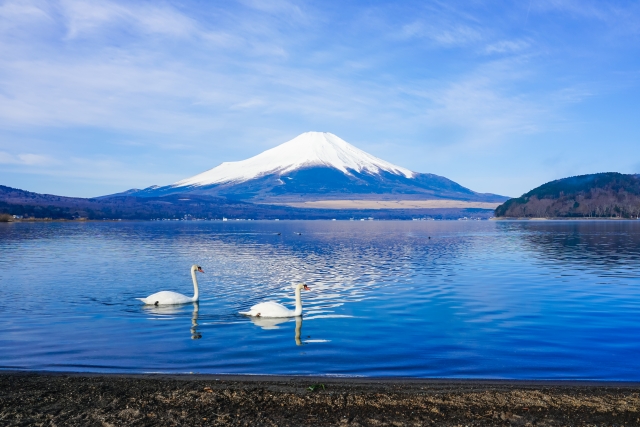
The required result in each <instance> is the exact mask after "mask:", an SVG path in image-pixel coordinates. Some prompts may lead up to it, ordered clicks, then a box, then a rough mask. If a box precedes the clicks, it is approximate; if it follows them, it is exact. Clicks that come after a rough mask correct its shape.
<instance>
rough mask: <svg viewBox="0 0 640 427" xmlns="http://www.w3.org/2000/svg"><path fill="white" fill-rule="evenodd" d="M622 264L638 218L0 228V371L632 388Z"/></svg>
mask: <svg viewBox="0 0 640 427" xmlns="http://www.w3.org/2000/svg"><path fill="white" fill-rule="evenodd" d="M277 233H281V235H277ZM296 233H302V234H301V235H298V234H296ZM429 237H431V239H429ZM639 260H640V221H592V222H590V221H557V222H555V221H553V222H552V221H540V222H534V221H528V222H501V221H473V222H472V221H469V222H467V221H424V222H422V221H421V222H418V221H413V222H412V221H409V222H391V221H390V222H376V221H366V222H360V221H354V222H351V221H300V222H297V221H279V222H275V221H270V222H231V221H229V222H188V221H185V222H117V223H114V222H104V223H101V222H88V223H75V222H74V223H33V224H29V223H9V224H0V369H26V370H51V371H94V372H176V373H184V372H194V373H196V372H198V373H249V374H299V375H307V374H314V375H346V376H408V377H449V378H512V379H584V380H587V379H591V380H632V381H640V263H639ZM194 263H196V264H199V265H201V266H202V268H203V269H204V271H205V274H203V275H199V276H198V278H199V282H200V293H201V299H200V302H199V304H188V305H184V306H177V307H164V308H163V307H160V308H149V307H145V306H143V305H142V304H141V303H140V302H139V301H137V300H135V297H145V296H147V295H149V294H151V293H154V292H156V291H159V290H173V291H177V292H181V293H184V294H188V295H191V294H192V292H193V287H192V284H191V278H190V275H189V269H190V266H191V265H192V264H194ZM298 282H305V283H307V284H308V285H309V287H310V288H311V289H312V290H311V291H310V292H303V294H302V298H303V305H304V315H303V317H302V318H297V319H296V318H292V319H281V321H282V322H281V323H278V322H276V321H273V320H271V321H270V320H268V319H258V320H253V321H252V320H251V319H250V318H247V317H244V316H241V315H239V314H237V312H238V311H239V310H243V309H246V308H248V307H250V306H251V305H253V304H255V303H257V302H260V301H263V300H275V301H279V302H282V303H284V304H286V305H289V306H291V307H292V306H293V290H292V289H291V285H292V284H294V283H298Z"/></svg>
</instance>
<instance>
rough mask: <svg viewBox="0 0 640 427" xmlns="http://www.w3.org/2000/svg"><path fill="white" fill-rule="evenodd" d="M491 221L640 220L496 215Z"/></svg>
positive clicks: (629, 219) (627, 219) (634, 219)
mask: <svg viewBox="0 0 640 427" xmlns="http://www.w3.org/2000/svg"><path fill="white" fill-rule="evenodd" d="M491 221H640V219H638V218H619V217H611V218H609V217H607V218H597V217H593V218H589V217H562V216H560V217H552V218H527V217H520V218H516V217H498V218H495V217H494V218H491Z"/></svg>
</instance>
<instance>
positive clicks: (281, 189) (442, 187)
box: [106, 132, 508, 203]
mask: <svg viewBox="0 0 640 427" xmlns="http://www.w3.org/2000/svg"><path fill="white" fill-rule="evenodd" d="M184 193H188V194H193V195H208V196H223V197H227V198H230V199H235V200H244V201H249V202H258V203H271V202H273V203H286V202H301V201H304V202H308V201H318V200H339V199H351V200H458V201H467V202H492V203H496V202H504V201H505V200H507V199H508V198H507V197H503V196H499V195H496V194H485V193H476V192H474V191H472V190H470V189H468V188H465V187H463V186H461V185H459V184H457V183H455V182H453V181H451V180H449V179H447V178H444V177H442V176H438V175H434V174H430V173H417V172H413V171H411V170H409V169H406V168H403V167H401V166H396V165H394V164H392V163H389V162H387V161H385V160H382V159H379V158H377V157H375V156H373V155H371V154H369V153H366V152H365V151H362V150H360V149H359V148H356V147H354V146H353V145H351V144H349V143H348V142H346V141H344V140H343V139H341V138H339V137H337V136H336V135H334V134H331V133H328V132H306V133H303V134H301V135H298V136H297V137H295V138H294V139H292V140H290V141H287V142H285V143H284V144H281V145H278V146H277V147H274V148H272V149H269V150H266V151H264V152H262V153H260V154H258V155H257V156H254V157H251V158H249V159H246V160H242V161H238V162H225V163H222V164H220V165H219V166H217V167H215V168H213V169H210V170H208V171H205V172H202V173H200V174H198V175H195V176H193V177H191V178H187V179H183V180H181V181H178V182H176V183H174V184H171V185H167V186H152V187H148V188H145V189H143V190H135V189H134V190H129V191H126V192H124V193H119V194H114V195H112V196H122V195H127V196H134V197H161V196H166V195H173V194H184ZM112 196H106V197H112Z"/></svg>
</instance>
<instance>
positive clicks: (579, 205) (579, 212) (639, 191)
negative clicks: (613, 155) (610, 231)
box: [495, 173, 640, 218]
mask: <svg viewBox="0 0 640 427" xmlns="http://www.w3.org/2000/svg"><path fill="white" fill-rule="evenodd" d="M495 213H496V216H498V217H523V218H533V217H538V218H551V217H569V218H571V217H577V218H639V217H640V176H638V175H623V174H619V173H602V174H592V175H582V176H576V177H571V178H565V179H559V180H557V181H552V182H549V183H547V184H544V185H541V186H540V187H538V188H535V189H533V190H531V191H530V192H528V193H526V194H524V195H522V196H521V197H518V198H515V199H510V200H508V201H506V202H505V203H503V204H502V205H500V206H498V208H496V211H495Z"/></svg>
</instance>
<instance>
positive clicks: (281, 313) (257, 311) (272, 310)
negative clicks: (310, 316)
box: [240, 283, 309, 317]
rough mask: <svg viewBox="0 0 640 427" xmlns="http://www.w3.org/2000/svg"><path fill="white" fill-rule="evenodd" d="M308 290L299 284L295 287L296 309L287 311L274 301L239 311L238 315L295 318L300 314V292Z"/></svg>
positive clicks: (305, 286) (302, 284)
mask: <svg viewBox="0 0 640 427" xmlns="http://www.w3.org/2000/svg"><path fill="white" fill-rule="evenodd" d="M302 289H305V290H309V288H308V287H307V285H305V284H304V283H301V284H299V285H297V286H296V309H295V310H289V309H288V308H287V307H285V306H284V305H282V304H279V303H277V302H274V301H267V302H261V303H260V304H256V305H254V306H253V307H251V308H250V309H249V311H241V312H240V314H244V315H245V316H255V317H295V316H300V315H301V314H302V301H301V300H300V290H302Z"/></svg>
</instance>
